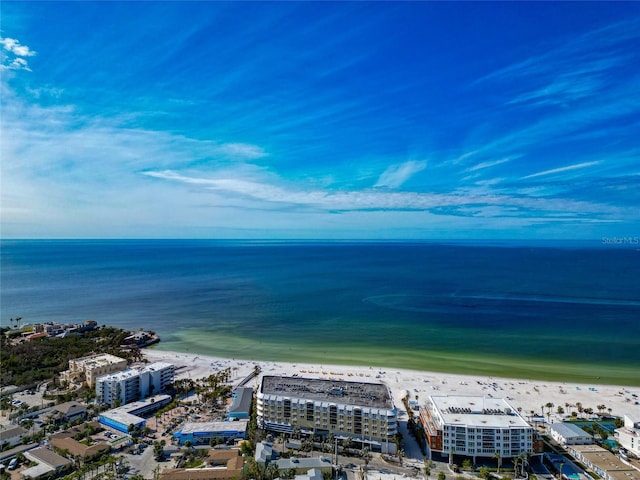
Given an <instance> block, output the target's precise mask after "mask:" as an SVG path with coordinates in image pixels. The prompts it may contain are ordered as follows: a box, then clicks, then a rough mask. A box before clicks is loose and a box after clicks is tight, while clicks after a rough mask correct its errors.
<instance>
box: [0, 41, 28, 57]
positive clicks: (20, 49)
mask: <svg viewBox="0 0 640 480" xmlns="http://www.w3.org/2000/svg"><path fill="white" fill-rule="evenodd" d="M0 44H1V45H2V47H3V48H4V49H5V50H7V51H9V52H11V53H13V54H14V55H17V56H19V57H33V56H34V55H35V54H36V52H34V51H33V50H31V49H30V48H29V47H27V46H26V45H20V42H19V41H18V40H16V39H14V38H2V37H0Z"/></svg>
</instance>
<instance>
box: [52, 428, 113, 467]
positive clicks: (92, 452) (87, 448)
mask: <svg viewBox="0 0 640 480" xmlns="http://www.w3.org/2000/svg"><path fill="white" fill-rule="evenodd" d="M51 446H52V447H53V448H55V449H57V450H59V451H62V452H69V455H72V456H73V457H78V458H82V459H84V460H86V459H89V458H92V457H95V456H97V455H100V454H102V453H104V452H108V451H109V450H110V449H111V446H110V445H109V444H108V443H107V442H104V441H100V442H95V443H94V444H93V445H85V444H84V443H80V442H78V441H77V440H75V439H74V438H73V433H72V432H61V433H56V434H54V435H52V436H51Z"/></svg>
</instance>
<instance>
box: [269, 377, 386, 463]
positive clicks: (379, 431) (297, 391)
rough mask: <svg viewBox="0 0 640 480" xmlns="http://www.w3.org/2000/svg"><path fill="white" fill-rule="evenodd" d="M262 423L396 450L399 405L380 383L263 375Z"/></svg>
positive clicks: (274, 428)
mask: <svg viewBox="0 0 640 480" xmlns="http://www.w3.org/2000/svg"><path fill="white" fill-rule="evenodd" d="M257 399H258V400H257V411H258V425H259V426H260V428H263V429H265V430H268V431H271V432H280V433H293V431H294V430H298V431H300V433H301V434H303V435H312V436H314V437H315V436H321V437H325V436H327V435H329V434H333V435H334V436H335V437H336V438H337V439H340V440H345V439H347V438H349V439H351V440H352V441H353V442H354V443H356V444H361V445H363V446H365V447H368V448H369V449H370V450H371V451H374V452H382V453H395V451H396V444H395V442H394V437H395V435H396V433H397V432H398V421H397V410H396V408H395V407H394V405H393V399H392V397H391V393H390V392H389V389H388V387H387V386H386V385H384V384H382V383H362V382H347V381H340V380H320V379H314V378H301V377H277V376H265V377H263V379H262V385H261V387H260V391H259V392H258V394H257Z"/></svg>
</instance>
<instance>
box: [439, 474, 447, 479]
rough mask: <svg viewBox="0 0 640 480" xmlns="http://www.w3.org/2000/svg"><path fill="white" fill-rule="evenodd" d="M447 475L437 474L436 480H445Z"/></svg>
mask: <svg viewBox="0 0 640 480" xmlns="http://www.w3.org/2000/svg"><path fill="white" fill-rule="evenodd" d="M446 478H447V475H446V474H445V473H444V472H439V473H438V480H446Z"/></svg>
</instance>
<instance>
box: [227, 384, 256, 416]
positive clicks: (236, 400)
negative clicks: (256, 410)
mask: <svg viewBox="0 0 640 480" xmlns="http://www.w3.org/2000/svg"><path fill="white" fill-rule="evenodd" d="M252 404H253V388H251V387H237V388H234V390H233V392H232V394H231V405H230V406H229V419H232V420H233V419H241V418H249V417H250V415H251V405H252Z"/></svg>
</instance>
